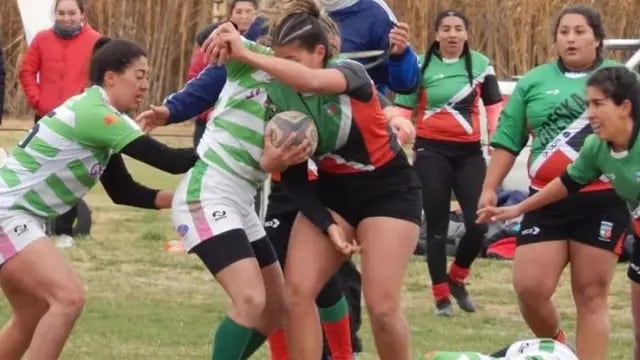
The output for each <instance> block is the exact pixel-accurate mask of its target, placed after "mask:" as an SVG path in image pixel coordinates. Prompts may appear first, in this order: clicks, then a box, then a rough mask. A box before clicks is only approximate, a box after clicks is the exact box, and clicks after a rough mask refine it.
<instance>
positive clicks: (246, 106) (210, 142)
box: [197, 40, 272, 188]
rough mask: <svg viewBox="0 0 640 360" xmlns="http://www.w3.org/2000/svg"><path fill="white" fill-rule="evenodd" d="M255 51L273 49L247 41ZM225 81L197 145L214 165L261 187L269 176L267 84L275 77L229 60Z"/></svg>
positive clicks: (269, 50) (263, 51) (203, 159)
mask: <svg viewBox="0 0 640 360" xmlns="http://www.w3.org/2000/svg"><path fill="white" fill-rule="evenodd" d="M245 46H246V47H247V48H248V49H249V50H251V51H255V52H259V53H262V54H271V53H272V52H271V49H269V48H267V47H264V46H261V45H259V44H256V43H254V42H251V41H248V40H246V41H245ZM225 66H226V68H227V82H226V83H225V85H224V87H223V89H222V92H221V94H220V97H219V98H218V102H217V103H216V104H215V106H214V110H213V112H212V113H211V114H210V115H209V121H208V122H207V129H206V130H205V133H204V135H203V136H202V140H201V141H200V144H199V145H198V149H197V151H198V155H199V157H200V159H201V160H202V161H204V162H205V163H206V164H207V165H209V166H214V167H216V168H219V169H221V170H222V171H225V172H227V173H230V174H231V175H233V176H234V177H237V178H238V179H241V180H243V181H246V182H247V183H249V184H251V185H252V186H254V187H256V188H258V187H259V186H260V185H261V184H262V183H263V182H264V180H266V178H267V174H266V173H265V172H264V171H263V170H262V169H261V168H260V158H261V157H262V152H263V150H264V132H265V127H266V122H267V120H268V119H266V116H265V114H266V113H265V102H266V100H267V91H266V90H265V88H266V87H268V86H269V84H270V83H271V80H272V77H271V75H269V74H267V73H266V72H264V71H261V70H256V69H254V68H252V67H250V66H249V65H246V64H244V63H241V62H238V61H229V62H227V63H226V65H225Z"/></svg>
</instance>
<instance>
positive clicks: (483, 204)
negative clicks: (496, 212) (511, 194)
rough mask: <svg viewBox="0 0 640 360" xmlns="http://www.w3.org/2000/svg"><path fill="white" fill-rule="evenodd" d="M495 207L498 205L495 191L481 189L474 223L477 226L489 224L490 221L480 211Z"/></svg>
mask: <svg viewBox="0 0 640 360" xmlns="http://www.w3.org/2000/svg"><path fill="white" fill-rule="evenodd" d="M496 205H498V196H497V195H496V192H495V190H489V189H483V190H482V193H481V194H480V198H479V199H478V213H477V215H478V219H477V220H476V222H477V223H479V224H481V223H487V222H490V219H489V218H487V217H486V216H485V215H484V213H481V212H480V210H481V209H485V208H491V207H495V206H496Z"/></svg>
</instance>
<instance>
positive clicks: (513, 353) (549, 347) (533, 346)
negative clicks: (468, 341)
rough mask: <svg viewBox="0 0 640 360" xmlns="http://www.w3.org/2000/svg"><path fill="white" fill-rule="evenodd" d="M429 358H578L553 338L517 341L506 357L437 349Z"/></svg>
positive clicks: (518, 359)
mask: <svg viewBox="0 0 640 360" xmlns="http://www.w3.org/2000/svg"><path fill="white" fill-rule="evenodd" d="M427 359H428V360H578V357H577V356H576V355H575V354H574V353H573V351H571V349H569V348H568V347H567V346H566V345H564V344H562V343H559V342H557V341H555V340H551V339H531V340H521V341H516V342H515V343H513V344H511V346H509V348H508V349H507V352H506V355H505V357H501V358H496V357H491V356H489V355H484V354H480V353H477V352H452V351H436V352H433V353H430V354H428V355H427Z"/></svg>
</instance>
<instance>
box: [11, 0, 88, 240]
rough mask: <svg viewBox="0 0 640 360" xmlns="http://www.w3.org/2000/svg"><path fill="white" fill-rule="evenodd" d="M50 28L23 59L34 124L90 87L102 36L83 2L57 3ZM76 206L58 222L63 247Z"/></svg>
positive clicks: (22, 71)
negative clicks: (95, 50) (89, 19)
mask: <svg viewBox="0 0 640 360" xmlns="http://www.w3.org/2000/svg"><path fill="white" fill-rule="evenodd" d="M54 15H55V21H54V25H53V27H52V28H51V29H46V30H42V31H40V32H39V33H38V34H36V36H35V37H34V39H33V41H32V42H31V44H30V45H29V48H28V49H27V52H26V53H25V54H24V57H23V58H22V62H21V64H20V70H19V78H20V84H21V85H22V89H23V90H24V92H25V94H26V96H27V101H28V103H29V106H31V108H32V109H33V110H34V111H35V113H36V116H35V121H36V122H37V121H38V120H40V118H41V117H43V116H45V115H46V114H48V113H49V112H51V111H52V110H53V109H55V108H56V107H58V106H60V105H61V104H62V103H63V102H64V101H65V100H67V99H68V98H70V97H72V96H74V95H77V94H80V93H81V92H82V91H83V90H84V89H85V88H86V87H87V84H88V66H89V60H90V59H91V51H92V50H93V46H94V44H95V43H96V41H97V40H98V38H100V34H99V33H98V32H97V31H95V30H94V29H93V28H92V27H91V26H90V25H89V24H87V23H86V17H85V4H84V2H83V1H81V0H56V2H55V5H54ZM76 215H77V206H74V207H72V208H71V209H70V210H69V211H68V212H67V213H64V214H62V215H61V216H60V217H58V218H57V219H56V221H55V229H56V233H57V235H59V238H58V241H59V243H60V244H67V246H68V244H72V243H73V239H72V238H71V236H72V234H73V232H72V230H73V229H72V228H73V222H74V220H75V218H76Z"/></svg>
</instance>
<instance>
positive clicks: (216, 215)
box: [211, 210, 227, 221]
mask: <svg viewBox="0 0 640 360" xmlns="http://www.w3.org/2000/svg"><path fill="white" fill-rule="evenodd" d="M211 216H212V217H213V221H220V220H222V219H226V218H227V212H226V211H224V210H216V211H214V212H212V213H211Z"/></svg>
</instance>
